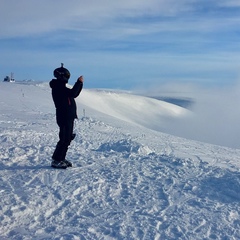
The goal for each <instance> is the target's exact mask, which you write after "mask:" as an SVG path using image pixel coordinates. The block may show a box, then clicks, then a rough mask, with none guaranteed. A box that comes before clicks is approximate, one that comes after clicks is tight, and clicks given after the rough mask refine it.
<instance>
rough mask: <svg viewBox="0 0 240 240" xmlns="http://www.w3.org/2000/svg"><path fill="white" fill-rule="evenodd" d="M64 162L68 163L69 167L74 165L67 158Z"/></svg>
mask: <svg viewBox="0 0 240 240" xmlns="http://www.w3.org/2000/svg"><path fill="white" fill-rule="evenodd" d="M63 162H65V163H66V165H67V167H72V163H71V162H70V161H68V160H66V159H65V160H63Z"/></svg>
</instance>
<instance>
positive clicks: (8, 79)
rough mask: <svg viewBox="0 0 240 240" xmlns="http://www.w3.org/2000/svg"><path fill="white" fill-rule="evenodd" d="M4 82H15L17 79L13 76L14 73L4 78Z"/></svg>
mask: <svg viewBox="0 0 240 240" xmlns="http://www.w3.org/2000/svg"><path fill="white" fill-rule="evenodd" d="M3 81H4V82H15V79H14V77H13V73H11V76H10V77H9V76H6V77H5V78H4V80H3Z"/></svg>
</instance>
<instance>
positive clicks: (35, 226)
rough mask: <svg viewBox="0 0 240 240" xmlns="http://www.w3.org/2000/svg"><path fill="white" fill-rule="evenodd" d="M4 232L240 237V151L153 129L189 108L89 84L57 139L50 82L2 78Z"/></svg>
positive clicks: (4, 235)
mask: <svg viewBox="0 0 240 240" xmlns="http://www.w3.org/2000/svg"><path fill="white" fill-rule="evenodd" d="M0 103H1V105H0V123H1V125H0V128H1V131H0V158H1V160H0V222H1V223H0V239H3V240H5V239H17V240H18V239H19V240H20V239H23V240H24V239H59V240H60V239H61V240H64V239H74V240H76V239H81V240H84V239H129V240H131V239H154V240H157V239H240V171H239V167H240V150H238V149H231V148H224V147H220V146H215V145H209V144H206V143H202V142H195V141H191V140H188V139H183V138H179V137H175V136H172V135H169V134H164V133H161V132H159V131H154V130H153V129H155V126H156V125H157V124H164V122H165V121H168V120H169V119H172V118H174V119H178V118H184V116H186V115H188V114H190V113H189V112H188V111H187V110H186V109H183V108H181V107H178V106H176V105H173V104H169V103H166V102H162V101H158V100H154V99H150V98H146V97H141V96H135V95H133V94H127V93H120V92H116V91H115V92H114V91H106V90H105V91H97V90H86V89H83V91H82V93H81V95H80V96H79V97H78V98H77V105H78V115H79V119H78V120H76V122H75V132H76V134H77V136H76V138H75V140H74V141H73V142H72V144H71V146H70V148H69V151H68V155H67V159H68V160H70V161H72V163H73V165H74V166H73V168H68V169H66V170H60V169H59V170H58V169H52V168H51V167H50V164H51V155H52V153H53V151H54V148H55V145H56V143H57V141H58V127H57V125H56V123H55V109H54V106H53V102H52V99H51V92H50V88H49V86H48V84H46V83H44V84H32V83H27V84H23V83H22V84H20V83H0Z"/></svg>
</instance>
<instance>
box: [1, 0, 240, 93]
mask: <svg viewBox="0 0 240 240" xmlns="http://www.w3.org/2000/svg"><path fill="white" fill-rule="evenodd" d="M239 26H240V1H239V0H215V1H211V0H122V1H111V0H98V1H97V0H85V1H83V0H71V1H63V0H58V1H53V0H41V1H37V0H21V1H15V0H1V2H0V52H1V58H0V77H1V78H2V79H3V78H4V77H5V76H6V75H9V74H10V73H11V72H14V74H15V78H16V79H17V80H24V79H35V80H41V81H49V80H50V79H51V78H52V77H53V76H52V72H53V70H54V69H55V68H57V67H59V66H60V63H61V62H63V63H64V64H65V67H66V68H68V69H69V70H70V72H71V75H72V77H71V80H70V83H73V82H74V81H75V79H76V78H77V77H78V76H79V75H84V77H85V86H86V87H87V88H119V89H136V88H146V86H147V87H154V86H159V85H161V84H166V83H174V84H175V83H178V84H181V83H197V84H201V85H205V86H215V85H221V86H222V85H227V84H231V83H235V82H237V81H238V80H239V75H240V54H239V53H240V41H239V37H240V30H239Z"/></svg>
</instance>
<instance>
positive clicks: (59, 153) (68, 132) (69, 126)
mask: <svg viewBox="0 0 240 240" xmlns="http://www.w3.org/2000/svg"><path fill="white" fill-rule="evenodd" d="M73 124H74V120H69V121H67V122H66V123H64V124H59V123H58V126H59V141H58V143H57V146H56V148H55V151H54V153H53V155H52V159H53V160H55V161H63V160H65V157H66V154H67V150H68V146H69V145H70V143H71V141H72V140H73V138H74V135H73Z"/></svg>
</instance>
